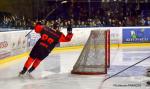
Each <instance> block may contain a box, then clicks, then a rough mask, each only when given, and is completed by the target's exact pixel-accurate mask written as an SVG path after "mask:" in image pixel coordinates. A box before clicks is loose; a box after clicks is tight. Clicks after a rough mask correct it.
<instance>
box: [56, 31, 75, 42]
mask: <svg viewBox="0 0 150 89" xmlns="http://www.w3.org/2000/svg"><path fill="white" fill-rule="evenodd" d="M72 37H73V34H72V33H68V34H67V35H66V36H65V35H64V34H63V33H62V35H61V37H60V39H59V42H69V41H71V39H72Z"/></svg>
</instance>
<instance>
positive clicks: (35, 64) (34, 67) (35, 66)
mask: <svg viewBox="0 0 150 89" xmlns="http://www.w3.org/2000/svg"><path fill="white" fill-rule="evenodd" d="M41 61H42V60H41V59H38V58H36V60H35V61H34V63H33V64H32V66H31V68H30V69H29V70H28V72H29V73H31V72H32V71H34V70H35V69H36V68H37V67H38V65H39V64H40V63H41Z"/></svg>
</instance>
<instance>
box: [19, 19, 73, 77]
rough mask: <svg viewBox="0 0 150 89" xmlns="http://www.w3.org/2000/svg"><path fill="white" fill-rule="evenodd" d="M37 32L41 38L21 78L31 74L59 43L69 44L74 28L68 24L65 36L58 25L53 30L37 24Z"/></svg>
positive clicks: (21, 73)
mask: <svg viewBox="0 0 150 89" xmlns="http://www.w3.org/2000/svg"><path fill="white" fill-rule="evenodd" d="M34 29H35V32H36V33H39V34H40V35H41V38H40V39H39V40H38V41H37V42H36V44H35V45H34V47H33V48H32V50H31V53H30V55H29V57H28V59H27V61H26V62H25V64H24V67H23V70H22V71H21V72H20V73H19V76H23V75H24V74H25V73H26V72H27V73H28V74H30V73H31V72H32V71H33V70H35V69H36V68H37V67H38V65H39V64H40V63H41V61H42V60H44V58H46V57H47V56H48V55H49V53H50V52H51V51H52V50H53V49H54V47H55V45H56V44H57V43H59V42H69V41H70V40H71V39H72V36H73V33H72V26H71V23H70V22H69V23H68V28H67V35H66V36H65V35H64V34H63V33H62V32H60V30H59V26H58V23H54V24H53V27H52V28H49V27H46V26H44V25H41V23H37V24H36V25H35V28H34Z"/></svg>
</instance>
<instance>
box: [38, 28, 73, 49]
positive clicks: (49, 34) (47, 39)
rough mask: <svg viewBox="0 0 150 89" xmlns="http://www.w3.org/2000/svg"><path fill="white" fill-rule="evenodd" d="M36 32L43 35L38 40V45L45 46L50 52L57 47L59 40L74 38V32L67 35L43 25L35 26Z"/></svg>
mask: <svg viewBox="0 0 150 89" xmlns="http://www.w3.org/2000/svg"><path fill="white" fill-rule="evenodd" d="M35 32H36V33H39V34H40V35H41V38H40V39H39V40H38V41H37V43H36V45H37V46H43V47H44V48H46V49H47V50H48V51H49V52H51V50H52V49H53V48H54V47H55V45H56V44H57V43H59V42H68V41H70V40H71V39H72V36H73V34H72V33H68V34H67V35H66V36H65V35H64V34H63V33H62V32H60V31H56V30H53V29H51V28H48V27H44V26H42V25H37V26H35Z"/></svg>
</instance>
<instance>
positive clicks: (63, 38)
mask: <svg viewBox="0 0 150 89" xmlns="http://www.w3.org/2000/svg"><path fill="white" fill-rule="evenodd" d="M72 37H73V33H72V25H71V23H68V27H67V35H66V36H65V35H64V34H63V33H62V35H61V37H60V39H59V42H68V41H70V40H71V39H72Z"/></svg>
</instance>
